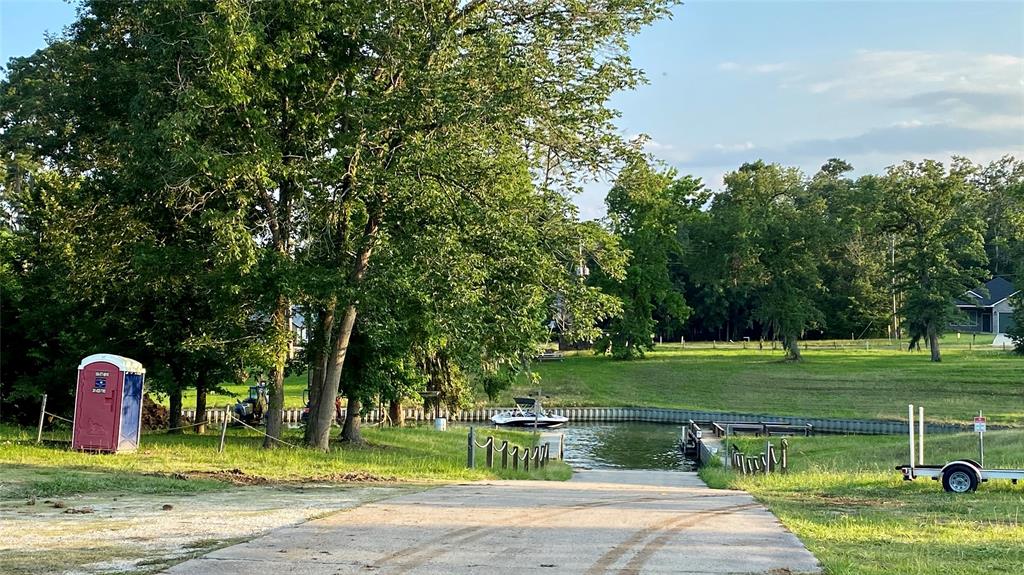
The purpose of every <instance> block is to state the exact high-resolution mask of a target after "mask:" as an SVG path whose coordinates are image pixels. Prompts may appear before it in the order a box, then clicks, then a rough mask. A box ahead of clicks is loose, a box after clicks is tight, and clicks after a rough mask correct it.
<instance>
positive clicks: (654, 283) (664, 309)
mask: <svg viewBox="0 0 1024 575" xmlns="http://www.w3.org/2000/svg"><path fill="white" fill-rule="evenodd" d="M707 197H708V195H707V193H706V192H705V191H704V186H703V185H702V184H701V183H700V180H698V179H695V178H692V177H689V176H686V177H678V176H677V174H676V172H675V171H674V170H668V171H664V172H659V171H657V170H656V169H654V168H652V167H651V166H650V164H648V162H647V160H646V159H644V158H634V159H631V160H630V162H629V163H627V164H626V165H625V166H624V167H623V169H622V170H621V171H620V172H619V175H618V177H617V178H616V180H615V184H614V185H613V186H612V188H611V190H610V191H609V192H608V196H607V198H606V199H605V204H606V205H607V207H608V225H609V229H610V230H611V231H612V233H614V234H616V235H617V236H619V237H620V238H621V241H622V246H623V247H624V248H625V249H627V250H629V252H630V257H629V263H628V265H627V266H626V273H625V277H624V278H622V279H621V280H616V279H614V278H608V277H607V276H606V275H605V274H599V275H597V276H596V278H595V279H596V281H597V283H598V285H600V286H601V287H602V288H603V289H604V290H605V291H607V292H608V293H610V294H614V295H616V296H617V297H619V299H621V300H622V314H621V315H620V316H618V317H616V318H614V319H612V321H611V322H610V323H609V324H608V329H607V334H606V335H605V336H604V337H603V338H602V339H601V340H599V341H598V346H597V351H598V352H599V353H604V352H606V351H610V352H611V354H612V356H613V357H615V358H618V359H636V358H641V357H643V356H644V352H645V350H649V349H652V347H653V346H654V342H653V337H654V335H655V333H656V332H658V331H659V330H661V331H662V333H664V332H665V331H666V330H667V329H669V328H670V327H671V325H672V324H673V323H674V324H676V325H678V324H680V323H681V322H683V321H684V320H686V318H687V317H688V316H689V314H690V308H689V307H688V306H687V305H686V301H685V299H684V297H683V292H682V286H679V285H676V284H675V283H674V282H673V281H672V274H671V271H670V266H672V265H677V264H678V263H679V262H680V260H681V249H682V246H681V244H680V241H679V237H680V234H681V233H682V230H683V229H684V228H685V227H686V226H687V224H688V220H690V219H691V218H692V217H693V216H694V214H696V212H697V211H698V210H699V208H700V206H701V205H702V204H703V203H704V202H705V201H706V200H707ZM655 316H658V317H660V318H661V320H662V321H661V323H662V324H665V325H660V326H659V325H658V323H659V322H658V321H657V320H656V319H655Z"/></svg>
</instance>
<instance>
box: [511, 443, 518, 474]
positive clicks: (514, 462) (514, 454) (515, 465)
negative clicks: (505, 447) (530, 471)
mask: <svg viewBox="0 0 1024 575" xmlns="http://www.w3.org/2000/svg"><path fill="white" fill-rule="evenodd" d="M512 469H513V470H515V471H519V446H518V445H516V446H514V447H513V448H512Z"/></svg>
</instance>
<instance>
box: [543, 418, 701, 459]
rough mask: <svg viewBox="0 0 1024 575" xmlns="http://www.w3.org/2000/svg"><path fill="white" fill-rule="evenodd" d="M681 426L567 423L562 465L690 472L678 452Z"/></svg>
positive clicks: (562, 430) (633, 423)
mask: <svg viewBox="0 0 1024 575" xmlns="http://www.w3.org/2000/svg"><path fill="white" fill-rule="evenodd" d="M680 429H681V426H679V425H675V424H664V423H635V422H631V423H570V424H569V425H568V426H566V427H565V428H563V429H561V430H559V431H561V432H562V433H563V434H564V435H565V462H566V463H568V464H569V465H571V466H573V467H575V468H578V469H670V470H676V471H691V470H693V469H694V462H692V461H690V460H687V459H685V458H684V457H683V454H682V452H681V451H680V449H679V433H680Z"/></svg>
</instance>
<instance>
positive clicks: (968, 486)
mask: <svg viewBox="0 0 1024 575" xmlns="http://www.w3.org/2000/svg"><path fill="white" fill-rule="evenodd" d="M918 410H919V411H918V417H917V425H918V427H917V452H916V454H915V450H914V447H915V445H914V406H913V405H910V406H908V410H907V412H908V418H907V419H908V422H909V425H908V426H907V429H908V433H909V435H910V464H909V465H900V466H898V467H897V468H896V470H897V471H900V472H902V473H903V480H904V481H913V480H914V479H917V478H918V477H930V478H931V479H932V481H940V480H941V481H942V488H943V489H944V490H946V491H947V492H949V493H968V492H971V491H975V490H977V489H978V485H980V484H981V483H984V482H987V481H988V480H990V479H1009V480H1010V481H1011V482H1013V484H1014V485H1016V484H1017V481H1019V480H1021V479H1024V469H985V468H984V467H983V466H982V463H978V462H977V461H975V460H973V459H957V460H955V461H950V462H948V463H946V464H944V465H925V463H924V408H923V407H921V406H918ZM979 419H980V418H979ZM981 422H982V423H981V427H980V429H981V431H978V433H980V434H982V437H983V435H984V429H985V428H984V419H981ZM976 428H977V424H976ZM981 441H983V439H981V437H979V444H980V445H984V444H983V443H980V442H981ZM981 453H982V454H981V459H982V462H984V451H982V452H981ZM915 455H916V456H917V457H916V458H917V463H916V464H915V463H914V459H915Z"/></svg>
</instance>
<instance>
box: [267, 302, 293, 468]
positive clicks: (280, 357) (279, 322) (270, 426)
mask: <svg viewBox="0 0 1024 575" xmlns="http://www.w3.org/2000/svg"><path fill="white" fill-rule="evenodd" d="M287 322H288V298H287V297H285V295H284V294H278V296H277V304H276V305H275V306H274V316H273V326H274V337H275V338H282V337H288V336H289V335H290V334H289V331H288V325H287ZM279 347H280V349H279V350H278V352H277V358H276V359H277V361H275V362H274V369H273V371H272V372H271V378H272V379H271V381H270V385H268V386H267V413H266V414H264V416H263V417H264V419H265V420H266V422H267V436H266V437H264V438H263V448H264V449H272V448H274V447H277V442H276V441H274V439H277V438H280V437H281V424H282V420H283V419H284V364H285V362H287V361H288V346H287V345H281V346H279Z"/></svg>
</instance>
